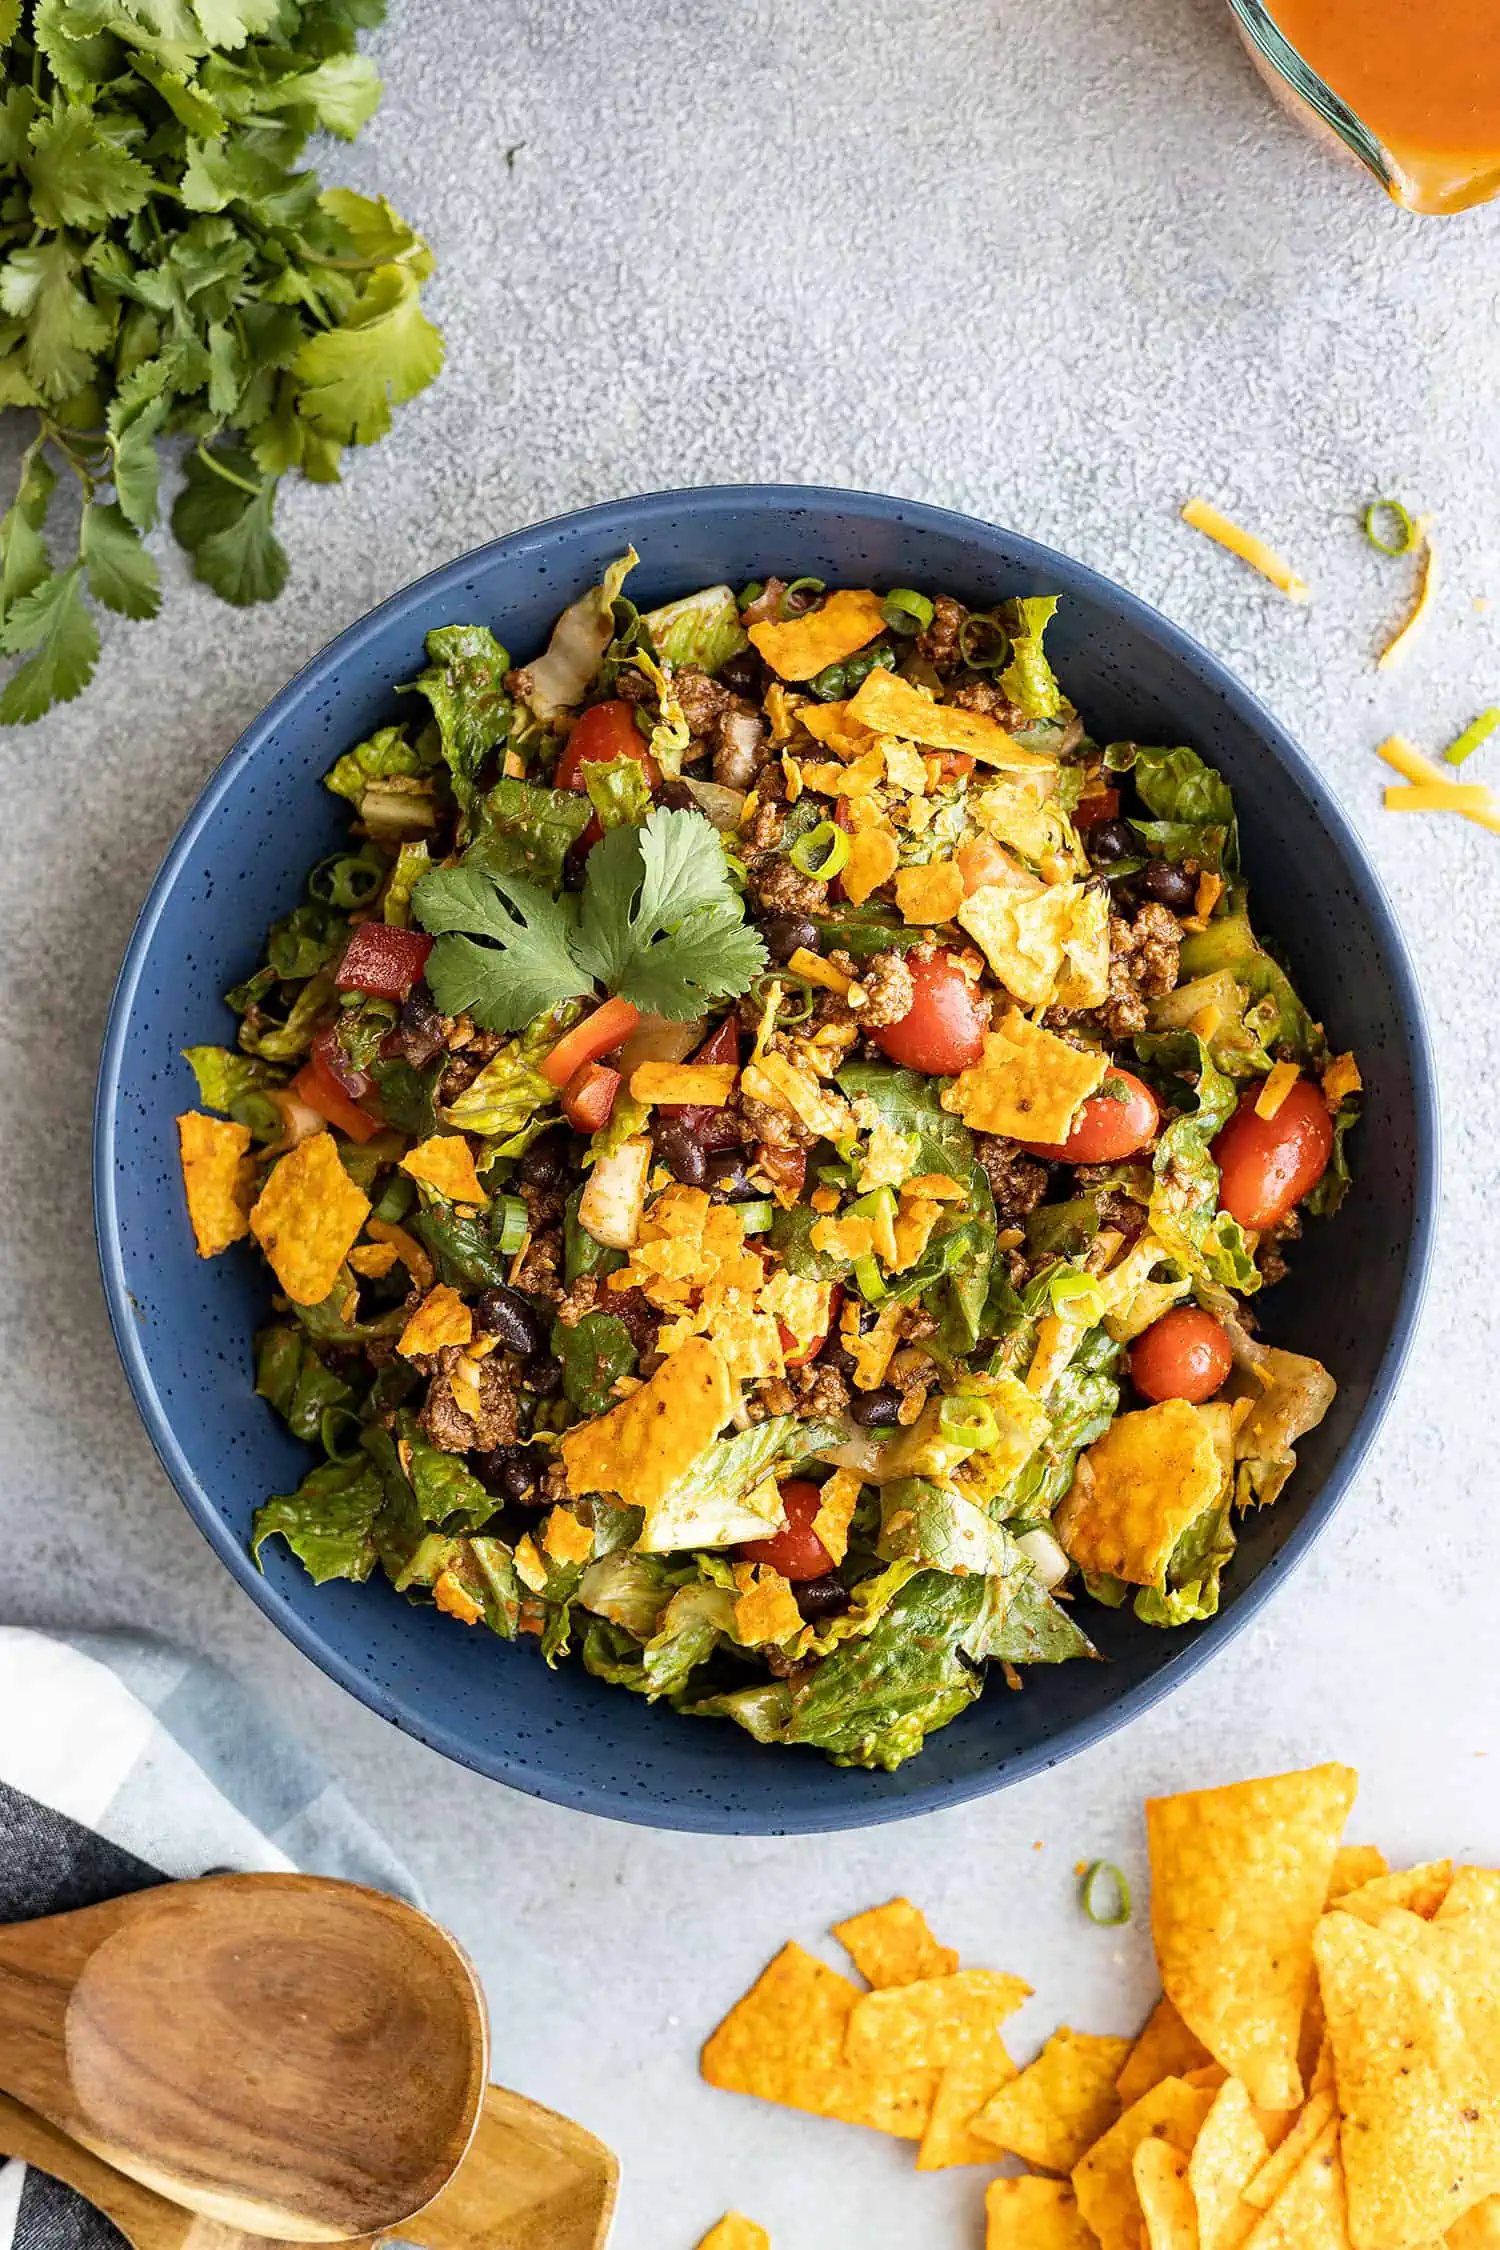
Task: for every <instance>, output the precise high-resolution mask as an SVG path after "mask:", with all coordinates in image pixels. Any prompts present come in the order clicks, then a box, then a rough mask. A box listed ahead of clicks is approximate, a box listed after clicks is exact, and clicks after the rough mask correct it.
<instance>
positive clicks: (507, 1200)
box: [492, 1195, 531, 1258]
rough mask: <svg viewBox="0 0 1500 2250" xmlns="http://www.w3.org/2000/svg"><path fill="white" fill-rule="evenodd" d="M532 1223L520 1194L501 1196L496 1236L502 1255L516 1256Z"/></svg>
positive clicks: (506, 1256)
mask: <svg viewBox="0 0 1500 2250" xmlns="http://www.w3.org/2000/svg"><path fill="white" fill-rule="evenodd" d="M492 1224H493V1222H492ZM530 1225H531V1219H530V1216H529V1215H528V1213H527V1209H526V1205H525V1203H524V1202H523V1201H522V1199H521V1197H520V1196H519V1195H502V1196H501V1198H500V1226H499V1231H498V1234H497V1236H496V1239H497V1241H498V1242H499V1245H500V1254H501V1256H502V1257H505V1258H513V1257H514V1256H515V1254H516V1252H517V1251H518V1250H519V1249H520V1247H521V1245H522V1243H523V1242H524V1241H525V1240H526V1231H527V1229H528V1227H529V1226H530Z"/></svg>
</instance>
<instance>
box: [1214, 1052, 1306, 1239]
mask: <svg viewBox="0 0 1500 2250" xmlns="http://www.w3.org/2000/svg"><path fill="white" fill-rule="evenodd" d="M1258 1090H1259V1089H1258V1088H1256V1087H1251V1088H1250V1089H1249V1090H1248V1091H1247V1092H1246V1093H1244V1094H1242V1095H1241V1096H1240V1106H1239V1108H1238V1109H1237V1110H1236V1111H1235V1113H1234V1115H1233V1117H1231V1118H1230V1120H1229V1123H1228V1124H1227V1125H1226V1126H1225V1127H1224V1130H1223V1132H1222V1133H1220V1135H1219V1137H1218V1139H1217V1140H1216V1141H1215V1142H1214V1162H1215V1163H1216V1164H1217V1165H1218V1167H1219V1204H1220V1207H1221V1209H1223V1210H1225V1211H1227V1212H1228V1213H1229V1216H1230V1217H1231V1219H1238V1220H1239V1222H1240V1225H1241V1226H1242V1227H1271V1226H1274V1225H1275V1224H1276V1222H1277V1220H1278V1219H1284V1218H1285V1217H1286V1215H1287V1213H1288V1211H1290V1210H1291V1208H1292V1206H1293V1204H1295V1203H1300V1202H1301V1201H1302V1198H1303V1196H1304V1195H1306V1194H1307V1193H1308V1192H1309V1190H1310V1189H1312V1188H1315V1187H1316V1186H1317V1184H1318V1182H1319V1180H1321V1179H1322V1177H1323V1174H1324V1173H1325V1172H1326V1171H1327V1169H1328V1160H1329V1158H1330V1157H1331V1156H1332V1154H1333V1119H1332V1118H1331V1117H1330V1116H1329V1114H1328V1104H1327V1103H1326V1102H1325V1101H1324V1099H1323V1096H1322V1094H1321V1093H1320V1092H1319V1091H1318V1088H1317V1087H1316V1086H1315V1085H1314V1084H1313V1083H1312V1080H1311V1079H1309V1078H1299V1079H1298V1080H1297V1083H1296V1085H1295V1086H1294V1087H1293V1088H1292V1090H1291V1092H1290V1093H1289V1094H1288V1095H1287V1097H1286V1100H1285V1101H1284V1102H1283V1103H1282V1105H1281V1107H1280V1109H1278V1110H1277V1112H1276V1115H1275V1116H1274V1117H1257V1116H1256V1114H1255V1097H1256V1094H1257V1092H1258Z"/></svg>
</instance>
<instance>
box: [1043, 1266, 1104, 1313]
mask: <svg viewBox="0 0 1500 2250" xmlns="http://www.w3.org/2000/svg"><path fill="white" fill-rule="evenodd" d="M1047 1294H1048V1296H1049V1297H1050V1298H1051V1299H1052V1310H1053V1311H1054V1312H1055V1313H1056V1314H1057V1315H1058V1317H1059V1318H1060V1319H1062V1320H1072V1321H1077V1322H1079V1323H1081V1324H1082V1326H1083V1327H1085V1328H1092V1327H1093V1326H1094V1325H1095V1324H1096V1322H1098V1321H1101V1320H1102V1319H1103V1318H1104V1299H1103V1297H1102V1296H1101V1295H1100V1294H1099V1284H1098V1282H1097V1281H1096V1280H1095V1279H1094V1277H1093V1275H1092V1274H1091V1273H1080V1272H1079V1271H1078V1269H1077V1267H1076V1266H1064V1267H1063V1269H1062V1271H1061V1272H1060V1273H1054V1274H1052V1275H1050V1276H1049V1278H1048V1282H1047Z"/></svg>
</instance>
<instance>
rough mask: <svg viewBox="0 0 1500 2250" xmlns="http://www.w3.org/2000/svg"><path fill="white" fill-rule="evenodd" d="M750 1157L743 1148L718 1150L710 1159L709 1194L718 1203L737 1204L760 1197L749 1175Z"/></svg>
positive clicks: (715, 1150)
mask: <svg viewBox="0 0 1500 2250" xmlns="http://www.w3.org/2000/svg"><path fill="white" fill-rule="evenodd" d="M748 1167H749V1156H748V1154H747V1152H746V1151H745V1150H744V1149H743V1148H716V1149H714V1150H713V1151H712V1152H711V1154H710V1155H709V1158H708V1182H707V1185H708V1192H709V1194H710V1195H711V1196H712V1197H713V1199H714V1201H715V1202H716V1203H736V1202H740V1201H742V1200H743V1199H744V1198H746V1197H747V1196H758V1195H759V1194H760V1193H761V1190H760V1189H759V1188H758V1187H756V1186H755V1185H754V1183H753V1182H752V1180H751V1178H750V1173H749V1169H748Z"/></svg>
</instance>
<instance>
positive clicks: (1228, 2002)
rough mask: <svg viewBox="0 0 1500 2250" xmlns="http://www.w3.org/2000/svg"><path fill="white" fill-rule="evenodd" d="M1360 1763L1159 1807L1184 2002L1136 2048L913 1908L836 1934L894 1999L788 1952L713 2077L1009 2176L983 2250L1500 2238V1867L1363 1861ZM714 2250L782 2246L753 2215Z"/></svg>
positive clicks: (866, 1917)
mask: <svg viewBox="0 0 1500 2250" xmlns="http://www.w3.org/2000/svg"><path fill="white" fill-rule="evenodd" d="M1356 1785H1357V1784H1356V1776H1355V1774H1354V1773H1353V1772H1352V1771H1351V1770H1350V1768H1348V1767H1347V1766H1337V1765H1325V1766H1314V1767H1312V1768H1310V1769H1309V1770H1307V1771H1306V1772H1302V1773H1290V1774H1278V1775H1273V1776H1271V1777H1269V1778H1267V1779H1263V1780H1257V1781H1242V1782H1236V1783H1233V1784H1232V1785H1230V1786H1229V1787H1227V1788H1223V1789H1204V1790H1197V1791H1193V1792H1191V1793H1188V1794H1185V1795H1181V1796H1175V1797H1158V1798H1153V1799H1151V1800H1150V1801H1149V1802H1148V1803H1147V1806H1146V1829H1147V1838H1148V1842H1149V1846H1150V1856H1151V1882H1152V1894H1151V1930H1152V1937H1153V1940H1154V1943H1155V1947H1156V1954H1157V1960H1158V1964H1159V1966H1160V1969H1161V1977H1162V1984H1163V1986H1164V1994H1163V1997H1162V1999H1161V2000H1160V2001H1159V2002H1158V2003H1157V2006H1156V2007H1155V2009H1154V2010H1153V2011H1152V2014H1151V2016H1150V2018H1149V2019H1148V2021H1147V2023H1146V2025H1145V2028H1144V2029H1143V2030H1142V2032H1141V2033H1140V2035H1139V2037H1138V2038H1137V2039H1135V2040H1134V2041H1133V2042H1132V2041H1130V2040H1125V2039H1115V2038H1109V2037H1104V2036H1097V2035H1092V2034H1087V2033H1079V2032H1075V2031H1073V2030H1071V2029H1069V2028H1068V2027H1066V2026H1064V2027H1063V2028H1062V2029H1061V2030H1059V2031H1057V2032H1055V2033H1054V2034H1053V2036H1052V2037H1051V2038H1050V2039H1049V2040H1048V2041H1047V2043H1046V2045H1045V2046H1044V2047H1043V2048H1042V2051H1041V2053H1040V2054H1039V2055H1038V2056H1037V2057H1036V2058H1035V2060H1034V2061H1033V2062H1031V2063H1030V2064H1029V2065H1028V2066H1027V2067H1026V2068H1025V2069H1024V2070H1021V2071H1019V2072H1018V2071H1017V2069H1016V2066H1015V2064H1014V2063H1013V2062H1012V2061H1011V2059H1010V2057H1009V2055H1008V2054H1007V2052H1006V2049H1005V2046H1004V2043H1003V2041H1002V2039H1001V2036H1000V2027H1001V2025H1002V2024H1003V2022H1004V2021H1005V2019H1006V2017H1007V2016H1009V2015H1010V2014H1011V2013H1012V2012H1013V2011H1014V2010H1015V2009H1016V2008H1017V2007H1019V2005H1020V2003H1021V2001H1022V2000H1024V1999H1025V1998H1026V1997H1027V1994H1028V1987H1027V1986H1026V1985H1024V1984H1023V1983H1022V1982H1021V1981H1020V1979H1019V1978H1016V1977H1012V1976H1005V1975H1001V1974H999V1973H997V1972H995V1971H991V1970H984V1969H960V1968H959V1966H958V1957H957V1955H956V1954H954V1953H952V1952H950V1951H948V1950H947V1949H946V1948H944V1947H943V1946H940V1945H939V1944H938V1942H937V1940H936V1939H935V1938H934V1937H933V1935H932V1933H931V1931H930V1930H929V1929H928V1927H927V1924H926V1923H925V1921H924V1920H923V1919H922V1916H921V1915H920V1914H919V1913H918V1912H917V1910H916V1908H915V1907H913V1906H912V1905H910V1904H909V1902H908V1901H907V1900H905V1899H896V1900H893V1901H892V1902H891V1904H890V1905H888V1906H883V1907H879V1908H877V1909H876V1910H875V1911H874V1912H873V1913H870V1914H862V1915H859V1916H858V1917H856V1919H855V1920H853V1921H851V1922H844V1923H841V1924H840V1925H839V1926H838V1930H837V1935H838V1936H839V1937H840V1938H841V1939H842V1940H843V1942H844V1945H845V1947H846V1949H847V1951H848V1952H849V1954H850V1956H851V1957H852V1959H853V1961H854V1963H855V1966H856V1967H857V1968H858V1969H859V1970H860V1971H861V1973H862V1974H863V1976H864V1977H865V1979H866V1982H867V1984H868V1986H869V1988H870V1989H868V1990H863V1991H862V1990H861V1989H860V1988H859V1987H858V1986H857V1985H855V1984H854V1983H853V1982H851V1981H850V1980H849V1979H848V1978H846V1977H843V1976H840V1975H838V1974H837V1973H836V1972H835V1971H834V1970H832V1969H830V1968H829V1967H827V1966H826V1965H825V1964H824V1963H823V1962H821V1961H818V1960H816V1959H815V1958H814V1957H813V1956H812V1955H811V1954H808V1953H804V1952H803V1951H802V1949H801V1948H800V1947H799V1946H796V1945H789V1946H787V1947H786V1948H785V1950H784V1951H783V1952H782V1953H781V1954H779V1955H778V1957H777V1959H776V1960H775V1961H774V1962H773V1963H772V1964H771V1966H770V1968H769V1969H768V1970H767V1971H766V1972H765V1974H764V1976H762V1977H761V1978H760V1979H759V1981H758V1982H757V1983H756V1984H755V1985H754V1986H752V1988H751V1990H750V1991H749V1992H748V1993H747V1994H746V1995H745V1997H744V1999H743V2000H741V2001H740V2002H739V2003H738V2005H737V2006H736V2007H735V2008H733V2009H732V2010H731V2011H730V2013H729V2015H728V2016H727V2017H726V2018H725V2020H724V2022H723V2023H722V2024H721V2025H720V2026H719V2028H718V2030H717V2031H716V2032H715V2033H714V2034H713V2036H712V2038H711V2039H710V2040H709V2042H708V2044H707V2046H706V2047H705V2048H704V2050H703V2075H704V2077H705V2078H707V2079H708V2081H709V2082H710V2084H712V2085H716V2086H724V2087H729V2088H732V2089H734V2090H736V2091H738V2092H742V2093H753V2094H759V2095H760V2096H761V2097H762V2098H763V2099H765V2100H768V2101H777V2102H783V2103H787V2104H789V2105H790V2106H791V2107H793V2108H796V2109H805V2110H811V2111H813V2112H815V2113H816V2114H818V2115H820V2116H824V2117H836V2118H842V2119H845V2120H847V2121H849V2122H851V2123H855V2124H862V2125H870V2126H874V2127H875V2128H876V2129H877V2130H879V2131H882V2132H886V2133H892V2134H896V2135H898V2136H900V2137H902V2138H906V2139H911V2140H915V2141H917V2143H918V2154H917V2165H918V2168H919V2169H921V2170H931V2169H935V2168H937V2167H940V2166H945V2165H950V2164H977V2163H988V2164H998V2163H999V2162H1000V2161H1001V2160H1002V2159H1003V2158H1005V2157H1011V2158H1020V2159H1022V2160H1023V2161H1024V2162H1025V2163H1026V2164H1028V2165H1029V2166H1031V2167H1032V2169H1031V2170H1030V2171H1028V2172H1025V2173H1016V2172H1012V2173H1010V2174H1009V2175H1008V2176H1004V2177H998V2178H996V2179H994V2180H992V2181H991V2182H990V2184H989V2187H988V2190H987V2193H986V2198H985V2207H986V2218H987V2232H986V2245H987V2250H1500V1870H1489V1869H1484V1868H1476V1867H1459V1868H1457V1869H1455V1868H1454V1867H1453V1866H1452V1864H1451V1862H1449V1861H1447V1860H1440V1861H1435V1862H1432V1863H1430V1864H1428V1865H1425V1866H1420V1867H1413V1868H1407V1869H1404V1870H1400V1871H1397V1872H1395V1873H1393V1872H1391V1871H1390V1870H1389V1869H1388V1867H1387V1865H1386V1862H1385V1860H1384V1858H1383V1856H1382V1855H1381V1854H1380V1853H1379V1852H1378V1851H1376V1850H1374V1849H1373V1848H1372V1847H1370V1846H1368V1845H1347V1846H1341V1844H1340V1837H1341V1834H1342V1831H1343V1826H1344V1822H1345V1819H1346V1818H1347V1816H1348V1813H1349V1809H1350V1806H1351V1805H1352V1804H1353V1801H1354V1793H1355V1788H1356ZM708 2245H709V2246H711V2250H769V2245H768V2242H767V2238H766V2236H765V2235H764V2234H763V2232H762V2231H761V2229H760V2228H758V2227H756V2226H754V2225H753V2224H752V2222H750V2221H749V2220H746V2219H743V2218H741V2217H739V2216H738V2214H731V2215H730V2216H729V2217H727V2218H726V2219H725V2220H723V2221H722V2222H721V2224H720V2227H719V2228H717V2229H715V2231H714V2232H713V2234H711V2235H710V2236H709V2238H708Z"/></svg>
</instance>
